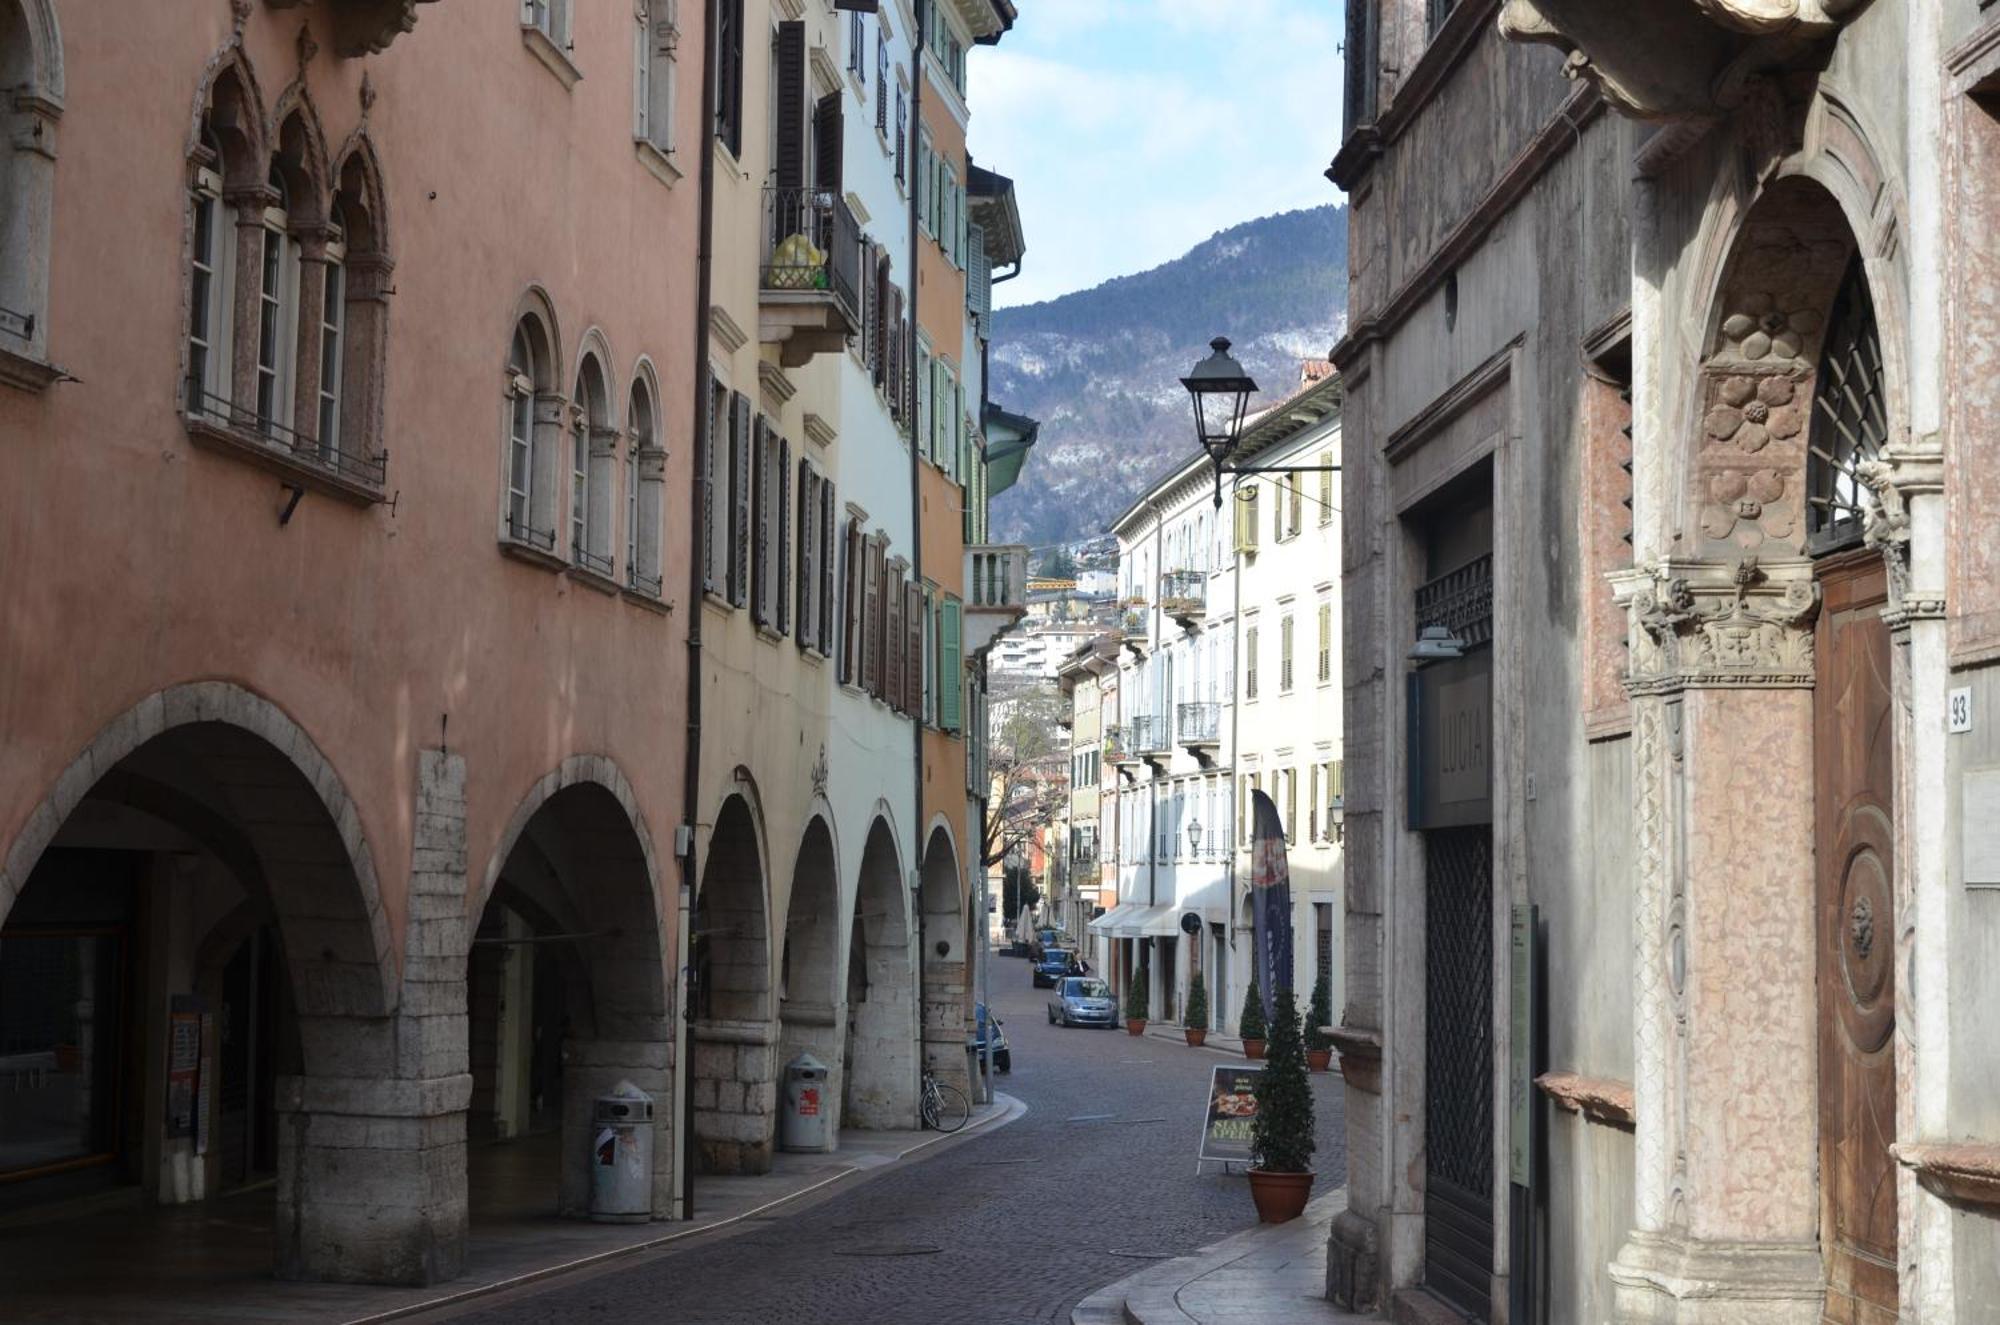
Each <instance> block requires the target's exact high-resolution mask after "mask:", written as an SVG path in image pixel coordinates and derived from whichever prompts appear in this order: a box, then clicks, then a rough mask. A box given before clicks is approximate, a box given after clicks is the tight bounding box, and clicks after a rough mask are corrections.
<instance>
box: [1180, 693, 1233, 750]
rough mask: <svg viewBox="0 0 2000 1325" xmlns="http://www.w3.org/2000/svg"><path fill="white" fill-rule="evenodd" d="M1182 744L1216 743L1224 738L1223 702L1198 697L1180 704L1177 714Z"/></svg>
mask: <svg viewBox="0 0 2000 1325" xmlns="http://www.w3.org/2000/svg"><path fill="white" fill-rule="evenodd" d="M1175 716H1176V717H1177V719H1178V720H1179V725H1180V741H1181V744H1182V745H1216V744H1219V743H1220V742H1221V740H1222V704H1221V703H1220V702H1219V701H1217V700H1213V699H1196V700H1190V701H1189V702H1187V703H1185V704H1182V705H1180V706H1179V709H1178V711H1177V713H1176V715H1175Z"/></svg>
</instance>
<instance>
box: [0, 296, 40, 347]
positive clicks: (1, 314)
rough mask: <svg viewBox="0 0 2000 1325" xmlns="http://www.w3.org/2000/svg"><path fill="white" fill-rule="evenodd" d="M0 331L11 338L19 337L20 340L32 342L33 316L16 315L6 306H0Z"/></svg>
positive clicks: (25, 314)
mask: <svg viewBox="0 0 2000 1325" xmlns="http://www.w3.org/2000/svg"><path fill="white" fill-rule="evenodd" d="M0 331H4V332H6V333H8V334H9V335H11V336H19V337H20V338H21V339H22V340H33V339H34V338H35V315H34V314H33V313H17V312H15V311H14V310H13V309H11V308H8V307H7V306H6V305H4V304H0Z"/></svg>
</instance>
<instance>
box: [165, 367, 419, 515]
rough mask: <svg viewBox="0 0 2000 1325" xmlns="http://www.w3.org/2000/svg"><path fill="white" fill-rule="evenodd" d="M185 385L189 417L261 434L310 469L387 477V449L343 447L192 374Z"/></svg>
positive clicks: (372, 483)
mask: <svg viewBox="0 0 2000 1325" xmlns="http://www.w3.org/2000/svg"><path fill="white" fill-rule="evenodd" d="M184 387H185V390H186V396H187V403H186V409H187V413H188V417H189V418H192V419H199V420H201V421H203V422H206V423H210V424H213V425H215V426H216V427H219V428H227V429H228V430H229V431H230V432H232V433H235V434H237V435H239V436H242V437H259V438H262V439H263V440H265V441H266V442H269V443H270V444H271V445H270V448H269V449H270V450H271V452H272V453H274V454H275V455H277V456H279V457H281V458H283V459H285V460H290V461H292V462H294V463H295V464H299V465H302V466H305V467H306V468H309V469H318V470H323V471H324V472H326V473H328V474H332V475H335V476H337V477H339V478H343V479H346V480H347V481H348V482H349V483H360V484H364V485H366V486H368V487H371V488H380V487H381V486H382V485H383V484H384V483H385V482H386V481H387V480H388V477H389V453H388V452H387V451H378V452H377V453H375V454H374V455H372V456H366V455H356V454H355V453H354V452H352V451H343V450H341V449H340V448H339V447H338V446H335V445H331V444H328V443H324V442H321V441H319V440H318V439H317V438H313V437H308V436H306V435H305V434H304V433H302V432H297V431H295V430H293V429H291V428H287V427H286V426H285V425H284V424H282V423H280V422H278V421H277V420H276V419H269V418H264V417H262V416H261V415H259V414H258V413H257V411H256V410H253V409H247V408H245V407H244V406H242V405H238V404H237V403H236V402H235V401H233V400H231V399H229V397H227V396H221V395H217V394H216V393H215V392H213V391H209V390H207V389H205V388H204V387H203V386H202V385H201V383H199V382H197V381H195V380H194V379H193V378H189V379H188V380H187V381H186V382H185V383H184Z"/></svg>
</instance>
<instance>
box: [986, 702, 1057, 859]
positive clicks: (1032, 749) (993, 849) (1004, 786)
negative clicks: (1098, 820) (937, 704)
mask: <svg viewBox="0 0 2000 1325" xmlns="http://www.w3.org/2000/svg"><path fill="white" fill-rule="evenodd" d="M992 707H993V709H994V710H996V711H997V716H998V723H997V725H996V729H995V730H994V731H993V732H992V733H991V735H990V736H989V738H988V742H987V760H986V763H987V770H988V772H989V774H990V776H991V778H992V785H991V786H990V787H988V788H987V796H988V801H987V809H986V840H985V841H984V842H983V843H981V844H980V863H981V864H982V866H992V865H997V864H999V863H1000V862H1001V861H1003V860H1005V859H1006V858H1007V855H1008V853H1009V852H1011V851H1013V850H1014V849H1015V848H1016V847H1019V846H1024V845H1025V844H1026V843H1027V841H1028V839H1029V838H1030V837H1032V836H1033V835H1034V833H1035V831H1036V830H1037V829H1039V828H1045V827H1047V826H1049V825H1050V824H1053V823H1055V822H1056V821H1057V820H1058V819H1059V818H1061V816H1062V811H1063V807H1064V806H1065V805H1067V804H1068V803H1069V738H1068V736H1067V735H1066V734H1065V733H1064V731H1063V730H1062V728H1061V727H1060V726H1058V725H1057V722H1056V719H1057V717H1058V716H1059V715H1060V713H1061V700H1060V699H1059V698H1058V697H1057V695H1056V692H1055V689H1054V687H1052V686H1046V685H1038V686H1034V687H1031V688H1028V689H1024V690H1020V691H1017V692H1015V693H1014V694H1012V695H1007V696H1004V697H1003V696H996V697H995V699H994V702H993V705H992Z"/></svg>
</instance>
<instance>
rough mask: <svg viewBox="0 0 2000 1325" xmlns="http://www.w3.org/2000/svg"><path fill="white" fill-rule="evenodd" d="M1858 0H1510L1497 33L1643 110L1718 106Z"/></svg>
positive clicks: (1703, 111)
mask: <svg viewBox="0 0 2000 1325" xmlns="http://www.w3.org/2000/svg"><path fill="white" fill-rule="evenodd" d="M1859 7H1860V0H1622V3H1619V4H1605V3H1604V0H1507V3H1506V5H1505V6H1504V7H1503V8H1502V10H1501V11H1500V34H1501V35H1502V36H1503V37H1505V38H1507V39H1508V40H1510V41H1525V42H1540V43H1543V44H1545V45H1550V46H1554V47H1555V48H1556V49H1558V50H1560V51H1562V52H1563V53H1564V54H1565V55H1567V56H1568V60H1567V62H1566V63H1565V64H1564V66H1563V72H1564V73H1565V74H1567V75H1568V76H1569V77H1571V78H1580V79H1586V80H1588V81H1589V82H1591V83H1593V84H1595V85H1596V87H1597V89H1598V91H1599V92H1601V93H1602V94H1603V95H1604V99H1605V100H1606V101H1608V102H1610V103H1611V104H1612V105H1613V106H1615V107H1617V108H1618V109H1619V110H1621V111H1623V112H1625V113H1626V114H1628V115H1632V116H1636V117H1638V118H1641V119H1687V118H1694V117H1701V116H1709V115H1715V114H1718V113H1720V112H1722V111H1726V110H1728V109H1730V108H1731V107H1733V106H1734V105H1735V104H1736V101H1737V98H1738V96H1739V95H1740V93H1741V88H1742V85H1743V82H1744V79H1745V78H1746V76H1747V75H1748V74H1750V73H1753V72H1756V71H1758V70H1762V69H1770V68H1780V67H1785V66H1787V65H1790V64H1792V63H1793V62H1795V61H1798V60H1799V59H1800V57H1801V56H1802V55H1803V54H1804V53H1805V52H1806V51H1807V50H1808V49H1809V48H1810V47H1811V46H1812V45H1814V44H1815V43H1817V42H1818V41H1820V40H1822V39H1824V38H1826V37H1828V36H1830V35H1831V34H1832V33H1833V32H1834V31H1836V30H1837V29H1838V28H1839V27H1840V25H1841V24H1843V23H1845V22H1847V20H1848V19H1849V18H1850V17H1852V16H1853V14H1854V13H1855V11H1856V10H1858V9H1859Z"/></svg>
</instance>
